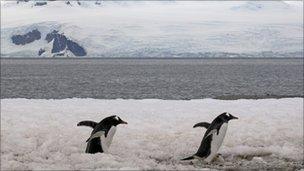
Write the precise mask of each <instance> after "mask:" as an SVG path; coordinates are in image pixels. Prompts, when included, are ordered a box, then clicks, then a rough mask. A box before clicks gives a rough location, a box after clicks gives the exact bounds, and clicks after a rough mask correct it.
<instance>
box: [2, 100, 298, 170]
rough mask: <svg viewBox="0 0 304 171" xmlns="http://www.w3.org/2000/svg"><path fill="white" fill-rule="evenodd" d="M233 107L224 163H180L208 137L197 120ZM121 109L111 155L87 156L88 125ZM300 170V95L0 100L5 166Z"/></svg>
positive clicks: (223, 146)
mask: <svg viewBox="0 0 304 171" xmlns="http://www.w3.org/2000/svg"><path fill="white" fill-rule="evenodd" d="M223 112H229V113H231V114H233V115H234V116H237V117H239V119H238V120H232V121H230V122H229V126H228V130H227V134H226V138H225V139H224V142H223V145H222V147H221V148H220V150H219V153H221V155H222V158H223V161H215V163H212V164H204V163H202V162H199V161H193V163H189V162H181V161H180V159H182V158H184V157H187V156H189V155H191V154H193V153H194V152H195V151H196V150H197V148H198V146H199V144H200V141H201V139H202V137H203V134H204V132H205V129H204V128H192V126H193V125H194V124H195V123H197V122H202V121H207V122H210V121H212V119H213V118H215V117H216V116H217V115H219V114H221V113H223ZM113 114H116V115H118V116H119V117H121V118H122V119H123V120H125V121H127V122H128V125H118V128H117V132H116V134H115V136H114V139H113V142H112V145H111V147H110V149H109V154H94V155H91V154H86V153H84V151H85V147H86V143H85V140H86V139H87V138H88V137H89V135H90V132H91V128H89V127H77V126H76V124H77V123H78V122H79V121H82V120H94V121H100V120H101V119H103V118H104V117H106V116H109V115H113ZM202 168H216V169H223V168H226V169H228V168H243V169H244V168H245V169H246V168H258V169H259V168H264V169H265V168H272V169H273V168H283V169H284V168H285V169H286V168H294V169H301V168H302V169H303V98H283V99H259V100H251V99H246V100H245V99H240V100H215V99H198V100H188V101H186V100H158V99H144V100H132V99H129V100H123V99H116V100H102V99H77V98H73V99H62V100H53V99H49V100H46V99H45V100H39V99H38V100H33V99H1V170H2V169H3V170H6V169H9V170H11V169H23V170H24V169H35V170H41V169H42V170H44V169H47V170H54V169H57V170H63V169H73V170H77V169H115V170H117V169H121V170H130V169H171V170H172V169H180V170H185V169H202Z"/></svg>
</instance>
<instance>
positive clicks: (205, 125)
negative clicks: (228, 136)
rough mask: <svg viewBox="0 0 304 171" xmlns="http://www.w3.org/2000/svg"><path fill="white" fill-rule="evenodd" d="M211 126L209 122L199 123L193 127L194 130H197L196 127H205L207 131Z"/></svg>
mask: <svg viewBox="0 0 304 171" xmlns="http://www.w3.org/2000/svg"><path fill="white" fill-rule="evenodd" d="M209 126H210V123H208V122H200V123H197V124H195V125H194V126H193V128H196V127H205V128H206V129H208V128H209Z"/></svg>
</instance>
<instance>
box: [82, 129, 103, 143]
mask: <svg viewBox="0 0 304 171" xmlns="http://www.w3.org/2000/svg"><path fill="white" fill-rule="evenodd" d="M102 136H103V137H105V132H104V131H98V132H95V133H94V134H92V135H91V136H90V137H89V138H88V139H87V141H86V142H89V141H91V140H92V139H94V138H101V137H102Z"/></svg>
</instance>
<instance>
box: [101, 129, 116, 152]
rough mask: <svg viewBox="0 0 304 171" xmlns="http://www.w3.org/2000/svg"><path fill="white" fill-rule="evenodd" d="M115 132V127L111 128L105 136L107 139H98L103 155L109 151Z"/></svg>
mask: <svg viewBox="0 0 304 171" xmlns="http://www.w3.org/2000/svg"><path fill="white" fill-rule="evenodd" d="M115 132H116V126H112V127H111V128H110V130H109V132H108V134H107V137H105V136H103V137H100V141H101V146H102V149H103V151H104V152H105V153H107V152H108V151H109V148H110V145H111V143H112V140H113V137H114V134H115Z"/></svg>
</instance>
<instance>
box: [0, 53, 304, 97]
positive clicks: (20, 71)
mask: <svg viewBox="0 0 304 171" xmlns="http://www.w3.org/2000/svg"><path fill="white" fill-rule="evenodd" d="M284 97H303V58H279V59H276V58H267V59H263V58H254V59H236V58H217V59H210V58H208V59H172V58H165V59H157V58H156V59H136V58H134V59H96V58H91V59H87V58H85V59H84V58H76V59H75V58H59V59H58V58H43V59H41V58H39V59H32V58H31V59H23V58H8V59H7V58H1V99H7V98H27V99H66V98H94V99H168V100H171V99H172V100H188V99H204V98H214V99H261V98H284Z"/></svg>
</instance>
